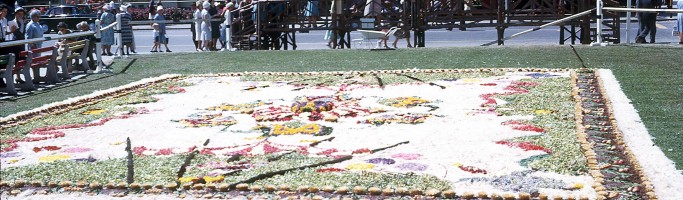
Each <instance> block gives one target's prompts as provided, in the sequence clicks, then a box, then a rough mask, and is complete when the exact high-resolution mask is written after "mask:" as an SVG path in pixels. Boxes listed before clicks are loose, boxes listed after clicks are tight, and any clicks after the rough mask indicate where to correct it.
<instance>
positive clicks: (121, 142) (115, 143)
mask: <svg viewBox="0 0 683 200" xmlns="http://www.w3.org/2000/svg"><path fill="white" fill-rule="evenodd" d="M121 144H123V141H118V142H113V143H109V145H121Z"/></svg>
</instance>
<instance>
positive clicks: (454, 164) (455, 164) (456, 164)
mask: <svg viewBox="0 0 683 200" xmlns="http://www.w3.org/2000/svg"><path fill="white" fill-rule="evenodd" d="M453 166H456V167H460V166H462V164H460V163H453Z"/></svg>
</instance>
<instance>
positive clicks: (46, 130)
mask: <svg viewBox="0 0 683 200" xmlns="http://www.w3.org/2000/svg"><path fill="white" fill-rule="evenodd" d="M147 112H148V111H147V110H146V109H144V108H143V109H139V110H137V111H136V112H134V113H131V114H126V115H122V116H115V117H107V118H104V119H101V120H100V121H98V122H95V123H89V124H67V125H61V126H47V127H42V128H36V129H33V130H32V131H31V133H29V134H33V135H46V136H45V137H25V138H23V139H8V140H4V141H3V142H5V143H6V144H8V145H9V146H8V147H5V148H4V149H0V152H8V151H12V150H14V149H16V148H17V147H19V145H18V144H17V142H35V141H42V140H47V139H53V138H59V137H64V135H65V133H64V132H62V131H58V130H61V129H73V128H85V127H93V126H102V125H104V124H105V123H107V122H109V121H110V120H112V119H127V118H130V117H132V116H134V115H136V114H143V113H147Z"/></svg>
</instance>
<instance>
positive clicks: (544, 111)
mask: <svg viewBox="0 0 683 200" xmlns="http://www.w3.org/2000/svg"><path fill="white" fill-rule="evenodd" d="M534 113H536V114H537V115H545V114H551V113H553V111H552V110H535V111H534Z"/></svg>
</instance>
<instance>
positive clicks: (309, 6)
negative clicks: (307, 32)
mask: <svg viewBox="0 0 683 200" xmlns="http://www.w3.org/2000/svg"><path fill="white" fill-rule="evenodd" d="M318 5H320V1H318V0H309V1H308V2H307V3H306V10H305V11H304V16H306V18H308V27H309V28H311V27H312V28H317V27H318V25H316V24H315V22H316V21H318V16H320V9H319V7H318Z"/></svg>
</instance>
